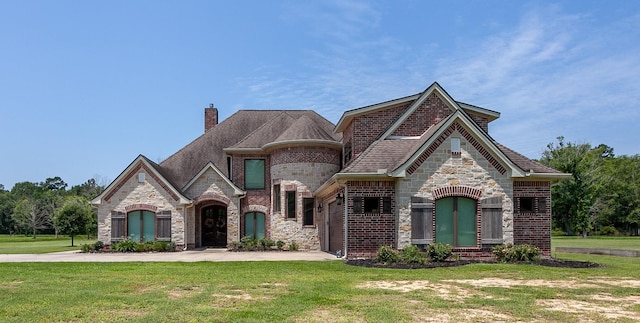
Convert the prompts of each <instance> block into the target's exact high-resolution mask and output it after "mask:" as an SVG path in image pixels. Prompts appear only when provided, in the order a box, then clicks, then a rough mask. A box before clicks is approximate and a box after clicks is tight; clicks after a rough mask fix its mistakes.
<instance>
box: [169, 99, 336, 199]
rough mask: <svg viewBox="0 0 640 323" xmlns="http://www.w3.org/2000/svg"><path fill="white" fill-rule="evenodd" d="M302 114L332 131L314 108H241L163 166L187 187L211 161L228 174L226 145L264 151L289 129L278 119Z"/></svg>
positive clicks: (285, 120)
mask: <svg viewBox="0 0 640 323" xmlns="http://www.w3.org/2000/svg"><path fill="white" fill-rule="evenodd" d="M302 116H306V117H308V118H309V119H310V120H313V121H314V122H315V123H316V124H317V126H318V127H319V128H320V129H323V130H324V131H325V132H327V133H332V131H333V128H334V125H333V123H331V122H330V121H328V120H327V119H325V118H323V117H322V116H320V115H319V114H317V113H316V112H314V111H311V110H240V111H238V112H236V113H234V114H233V115H231V116H229V117H228V118H227V119H225V120H224V121H222V122H220V123H219V124H217V125H215V126H214V127H213V128H211V129H209V130H208V131H206V132H205V133H204V134H203V135H201V136H200V137H198V138H196V139H195V140H194V141H192V142H191V143H189V144H188V145H186V146H185V147H184V148H182V149H180V150H179V151H178V152H176V153H175V154H173V155H172V156H170V157H169V158H167V159H166V160H164V161H163V162H161V163H160V168H161V169H162V171H163V172H164V173H165V174H166V176H167V178H168V179H169V180H171V181H173V182H174V183H175V185H176V187H184V186H186V184H187V183H188V182H189V181H190V180H191V179H193V177H194V176H195V175H196V174H197V173H198V172H200V171H201V170H202V169H203V168H204V167H206V165H207V164H208V163H210V162H211V163H213V164H214V165H216V167H217V168H218V170H219V171H220V172H221V173H222V174H223V175H224V176H226V177H228V175H229V174H227V168H226V166H225V165H226V163H227V161H226V157H227V154H226V152H225V148H228V147H234V146H235V145H239V144H240V145H241V146H240V147H238V148H237V149H238V150H239V151H260V149H261V147H262V146H263V145H264V144H265V142H268V141H269V140H275V139H277V138H278V137H279V136H280V135H281V134H282V133H283V132H284V131H285V130H287V128H288V127H282V125H281V124H278V123H277V121H278V120H280V121H282V122H283V123H284V124H287V125H289V126H290V125H293V123H294V122H295V121H296V120H297V119H299V118H300V117H302ZM267 123H268V124H269V125H271V126H267V125H266V124H267ZM332 137H333V138H335V141H336V142H338V141H339V140H340V138H341V136H340V135H339V134H333V135H332ZM265 139H268V140H265Z"/></svg>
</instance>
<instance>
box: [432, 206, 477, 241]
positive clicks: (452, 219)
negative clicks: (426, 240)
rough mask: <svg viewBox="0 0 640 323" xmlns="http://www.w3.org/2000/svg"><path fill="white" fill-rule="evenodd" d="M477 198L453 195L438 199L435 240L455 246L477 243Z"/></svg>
mask: <svg viewBox="0 0 640 323" xmlns="http://www.w3.org/2000/svg"><path fill="white" fill-rule="evenodd" d="M476 203H477V202H476V200H474V199H470V198H466V197H461V196H452V197H445V198H441V199H439V200H437V201H436V232H435V233H436V237H435V241H436V242H440V243H445V244H450V245H452V246H454V247H475V246H476V244H477V221H476Z"/></svg>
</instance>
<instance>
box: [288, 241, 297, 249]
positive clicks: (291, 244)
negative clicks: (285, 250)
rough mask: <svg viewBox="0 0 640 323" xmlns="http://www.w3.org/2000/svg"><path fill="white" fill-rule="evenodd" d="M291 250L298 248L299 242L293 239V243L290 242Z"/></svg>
mask: <svg viewBox="0 0 640 323" xmlns="http://www.w3.org/2000/svg"><path fill="white" fill-rule="evenodd" d="M289 250H291V251H296V250H298V244H297V243H296V242H295V241H291V243H289Z"/></svg>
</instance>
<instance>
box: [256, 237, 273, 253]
mask: <svg viewBox="0 0 640 323" xmlns="http://www.w3.org/2000/svg"><path fill="white" fill-rule="evenodd" d="M258 245H259V246H260V248H261V249H262V250H269V249H271V247H273V246H275V245H276V243H275V241H273V240H271V239H266V238H262V239H260V240H258Z"/></svg>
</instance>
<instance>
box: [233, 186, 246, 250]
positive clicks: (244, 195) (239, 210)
mask: <svg viewBox="0 0 640 323" xmlns="http://www.w3.org/2000/svg"><path fill="white" fill-rule="evenodd" d="M245 197H247V193H244V194H242V195H240V196H238V236H237V237H236V238H237V240H236V241H238V242H240V238H241V237H242V232H241V229H240V227H241V226H240V222H241V221H240V220H241V218H240V217H241V216H242V199H243V198H245Z"/></svg>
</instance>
